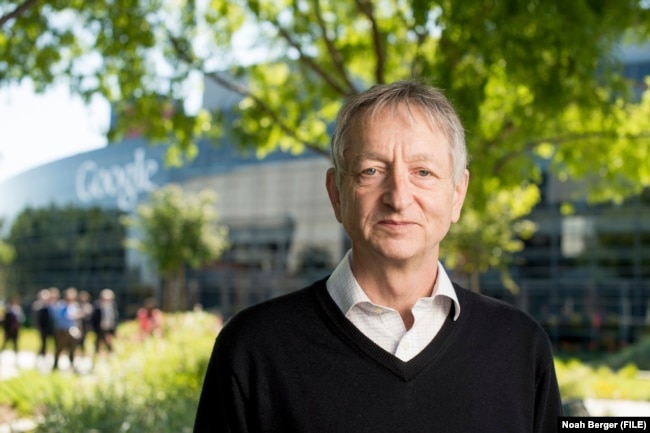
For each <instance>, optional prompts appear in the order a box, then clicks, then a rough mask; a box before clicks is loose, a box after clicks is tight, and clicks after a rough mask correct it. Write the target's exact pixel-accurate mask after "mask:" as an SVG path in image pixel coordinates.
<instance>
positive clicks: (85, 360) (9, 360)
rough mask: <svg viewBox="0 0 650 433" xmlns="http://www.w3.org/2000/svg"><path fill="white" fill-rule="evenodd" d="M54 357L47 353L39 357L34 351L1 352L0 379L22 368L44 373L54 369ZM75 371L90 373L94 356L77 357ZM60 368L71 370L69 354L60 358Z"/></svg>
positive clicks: (4, 378) (5, 378) (14, 373)
mask: <svg viewBox="0 0 650 433" xmlns="http://www.w3.org/2000/svg"><path fill="white" fill-rule="evenodd" d="M53 364H54V357H53V356H52V354H47V355H46V356H45V357H44V358H43V357H37V356H36V354H35V353H34V352H18V354H16V353H15V352H13V351H10V350H4V351H2V352H0V380H7V379H10V378H12V377H14V376H16V375H18V373H19V372H20V370H31V369H37V370H40V371H42V372H43V373H48V372H50V371H52V365H53ZM74 364H75V371H77V372H79V373H88V372H90V370H91V368H92V358H90V357H87V356H77V357H75V361H74ZM59 369H60V370H61V371H67V370H70V360H69V359H68V356H67V354H65V353H64V354H63V356H61V358H59Z"/></svg>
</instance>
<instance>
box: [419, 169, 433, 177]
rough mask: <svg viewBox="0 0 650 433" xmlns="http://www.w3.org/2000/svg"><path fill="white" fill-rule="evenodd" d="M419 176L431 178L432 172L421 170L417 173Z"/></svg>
mask: <svg viewBox="0 0 650 433" xmlns="http://www.w3.org/2000/svg"><path fill="white" fill-rule="evenodd" d="M417 175H418V176H420V177H429V176H431V171H429V170H426V169H424V168H421V169H419V170H418V171H417Z"/></svg>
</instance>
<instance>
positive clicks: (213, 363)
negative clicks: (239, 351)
mask: <svg viewBox="0 0 650 433" xmlns="http://www.w3.org/2000/svg"><path fill="white" fill-rule="evenodd" d="M220 340H221V338H217V341H216V343H215V346H214V349H213V351H212V355H211V357H210V362H209V364H208V369H207V372H206V374H205V378H204V381H203V389H202V391H201V396H200V398H199V404H198V408H197V412H196V418H195V421H194V433H216V432H219V433H222V432H223V433H248V432H250V431H251V429H250V428H249V426H248V424H247V417H246V405H245V397H244V393H243V392H242V389H241V386H240V384H239V383H238V381H237V379H236V377H235V375H234V373H233V371H232V368H231V366H230V363H229V362H228V357H227V355H226V354H225V352H224V349H223V347H222V346H223V345H222V344H220V343H221V341H220Z"/></svg>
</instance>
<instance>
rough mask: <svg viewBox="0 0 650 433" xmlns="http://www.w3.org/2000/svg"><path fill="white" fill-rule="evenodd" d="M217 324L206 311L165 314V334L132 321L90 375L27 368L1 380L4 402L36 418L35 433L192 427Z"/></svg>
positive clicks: (148, 432) (143, 432)
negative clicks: (152, 333) (144, 334)
mask: <svg viewBox="0 0 650 433" xmlns="http://www.w3.org/2000/svg"><path fill="white" fill-rule="evenodd" d="M218 329H219V321H218V320H217V318H216V317H215V316H214V315H211V314H207V313H201V312H199V313H184V314H175V315H167V316H165V335H164V337H163V338H154V337H149V338H145V339H142V338H141V337H140V336H139V334H138V331H137V325H136V324H135V323H127V324H125V325H123V326H121V327H120V328H119V330H118V335H119V337H118V341H117V342H116V345H115V352H114V353H113V354H112V355H111V356H110V357H106V358H105V359H101V358H100V359H98V361H97V362H96V363H95V365H94V368H93V371H92V374H88V375H76V374H73V373H72V372H69V371H61V372H56V373H52V374H43V373H41V372H38V371H26V372H24V373H23V374H21V375H20V376H19V377H16V378H14V379H11V380H9V381H5V382H0V396H2V397H0V404H6V405H9V406H12V407H13V408H14V409H15V410H16V411H17V412H18V413H19V414H21V415H23V416H25V415H29V416H31V417H33V418H37V420H38V421H39V424H38V426H37V428H36V430H35V432H37V433H54V432H57V433H59V432H64V431H65V432H89V433H90V432H92V433H109V432H110V433H113V432H134V433H167V432H169V433H171V432H173V433H181V432H190V431H191V429H192V425H193V422H194V414H195V412H196V405H197V402H198V396H199V393H200V389H201V385H202V383H203V376H204V374H205V370H206V367H207V362H208V359H209V356H210V352H211V349H212V345H213V343H214V339H215V335H216V334H217V332H218Z"/></svg>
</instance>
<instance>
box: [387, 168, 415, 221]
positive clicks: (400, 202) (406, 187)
mask: <svg viewBox="0 0 650 433" xmlns="http://www.w3.org/2000/svg"><path fill="white" fill-rule="evenodd" d="M411 186H412V185H411V179H410V177H409V173H408V172H403V171H401V170H399V171H393V172H391V174H390V175H389V176H388V177H387V179H386V183H385V190H384V194H383V202H384V204H386V205H388V206H390V207H391V208H392V209H394V210H396V211H399V210H402V209H405V208H407V207H408V206H409V205H410V204H411V203H412V201H413V191H412V190H411Z"/></svg>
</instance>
